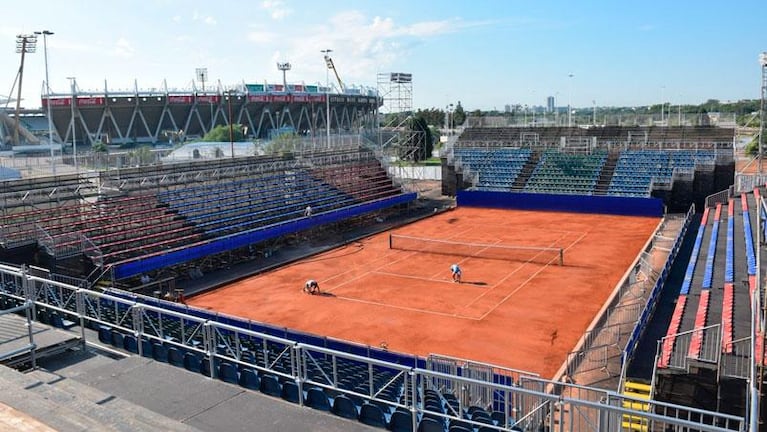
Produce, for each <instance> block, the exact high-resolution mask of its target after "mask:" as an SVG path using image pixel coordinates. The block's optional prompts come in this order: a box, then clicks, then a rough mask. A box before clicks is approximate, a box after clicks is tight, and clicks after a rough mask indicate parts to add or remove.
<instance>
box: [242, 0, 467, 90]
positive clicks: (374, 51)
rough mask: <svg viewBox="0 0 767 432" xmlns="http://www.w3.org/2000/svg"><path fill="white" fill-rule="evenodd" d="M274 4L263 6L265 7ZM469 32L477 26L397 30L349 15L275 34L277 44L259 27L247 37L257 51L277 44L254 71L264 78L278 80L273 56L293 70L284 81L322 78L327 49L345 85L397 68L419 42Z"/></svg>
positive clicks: (379, 19)
mask: <svg viewBox="0 0 767 432" xmlns="http://www.w3.org/2000/svg"><path fill="white" fill-rule="evenodd" d="M273 2H274V0H266V1H265V2H264V3H269V4H272V3H273ZM471 26H476V23H475V22H466V21H462V20H460V19H447V20H441V21H440V20H438V21H419V22H413V23H407V24H401V23H398V22H395V20H394V19H393V18H391V17H383V16H373V17H371V16H368V15H365V14H364V13H362V12H360V11H356V10H349V11H343V12H340V13H337V14H335V15H333V16H331V17H330V18H329V19H328V20H327V21H326V22H325V23H323V24H319V25H314V26H304V27H300V28H301V31H298V32H291V33H289V34H284V33H280V37H279V38H278V37H277V34H275V33H272V32H270V31H268V30H267V29H264V27H263V25H260V26H259V30H258V31H252V32H250V33H248V39H249V40H250V41H252V42H254V43H256V44H261V45H267V44H273V43H275V41H277V40H279V47H276V48H279V53H272V54H273V55H271V56H269V57H266V58H264V59H263V60H261V61H260V63H259V64H258V65H257V67H256V70H264V71H265V72H266V73H269V75H270V76H267V77H264V78H269V79H274V78H277V76H278V74H277V72H276V69H274V66H273V64H270V63H273V60H274V59H275V58H277V57H275V56H276V55H277V54H279V59H280V60H281V61H289V62H291V63H292V64H293V69H294V70H293V71H292V73H289V75H293V76H296V77H324V75H325V63H324V61H323V60H322V54H321V53H320V50H322V49H325V48H330V49H332V50H333V53H332V54H331V57H333V60H334V62H335V64H336V67H337V68H338V73H339V75H340V76H341V78H342V79H343V81H344V82H345V83H346V82H349V83H354V82H357V83H370V82H371V81H372V78H371V77H374V76H375V74H376V73H377V72H379V71H381V70H386V69H388V68H389V67H391V66H392V65H395V64H397V63H398V61H399V59H400V58H403V57H408V56H410V55H411V50H412V49H413V48H412V47H414V46H416V45H417V44H418V43H419V42H420V41H422V40H424V39H428V38H433V37H437V36H440V35H443V34H448V33H454V32H459V31H461V30H463V29H466V28H468V27H471ZM272 28H273V27H272ZM267 59H268V60H267ZM266 61H269V64H268V63H266Z"/></svg>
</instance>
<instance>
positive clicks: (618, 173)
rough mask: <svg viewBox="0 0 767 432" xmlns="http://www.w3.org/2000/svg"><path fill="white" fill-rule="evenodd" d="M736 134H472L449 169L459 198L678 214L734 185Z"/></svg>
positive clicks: (449, 159)
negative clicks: (482, 193)
mask: <svg viewBox="0 0 767 432" xmlns="http://www.w3.org/2000/svg"><path fill="white" fill-rule="evenodd" d="M734 139H735V132H734V130H733V129H723V128H715V127H649V128H640V127H615V126H611V127H595V128H580V127H571V128H566V127H565V128H562V127H539V128H467V129H466V130H465V131H464V133H463V134H462V135H461V136H460V138H459V139H458V141H457V142H456V144H455V146H454V147H453V148H452V149H450V151H448V152H447V153H446V155H445V158H444V162H443V193H445V194H448V195H453V194H455V191H456V190H462V189H473V190H486V191H507V192H531V193H546V194H577V195H606V196H618V197H649V196H653V197H658V198H661V199H663V201H664V203H665V204H666V205H667V206H668V207H669V209H670V211H672V212H679V211H684V210H685V209H686V208H688V207H689V205H690V204H691V203H693V202H694V203H696V204H698V206H700V205H701V204H702V203H703V199H704V198H705V197H706V196H707V195H710V194H712V193H715V192H718V191H721V190H724V189H726V188H728V187H729V186H730V185H731V184H732V183H733V175H734V162H733V160H734V159H733V143H734Z"/></svg>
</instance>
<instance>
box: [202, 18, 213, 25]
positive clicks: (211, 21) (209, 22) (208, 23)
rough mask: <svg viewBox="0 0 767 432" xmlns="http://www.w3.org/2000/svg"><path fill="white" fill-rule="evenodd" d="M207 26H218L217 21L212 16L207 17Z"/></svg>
mask: <svg viewBox="0 0 767 432" xmlns="http://www.w3.org/2000/svg"><path fill="white" fill-rule="evenodd" d="M204 22H205V24H207V25H216V19H215V18H213V17H212V16H208V17H205V21H204Z"/></svg>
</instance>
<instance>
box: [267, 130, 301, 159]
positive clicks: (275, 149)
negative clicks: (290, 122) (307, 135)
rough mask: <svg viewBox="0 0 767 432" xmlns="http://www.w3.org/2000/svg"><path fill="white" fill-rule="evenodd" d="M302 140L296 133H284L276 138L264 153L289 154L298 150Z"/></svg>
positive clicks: (270, 142)
mask: <svg viewBox="0 0 767 432" xmlns="http://www.w3.org/2000/svg"><path fill="white" fill-rule="evenodd" d="M299 141H300V138H299V136H298V135H297V134H296V133H295V132H287V133H282V134H279V135H277V136H276V137H274V138H273V139H272V140H271V141H269V143H268V144H267V145H266V147H264V153H266V154H287V153H291V152H293V151H294V150H295V149H296V146H297V145H298V144H299Z"/></svg>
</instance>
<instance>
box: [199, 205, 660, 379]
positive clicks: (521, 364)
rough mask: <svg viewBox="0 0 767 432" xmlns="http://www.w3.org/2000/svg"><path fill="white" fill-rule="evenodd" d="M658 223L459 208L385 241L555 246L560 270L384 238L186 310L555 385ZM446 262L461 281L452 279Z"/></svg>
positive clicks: (211, 296)
mask: <svg viewBox="0 0 767 432" xmlns="http://www.w3.org/2000/svg"><path fill="white" fill-rule="evenodd" d="M658 222H659V219H657V218H646V217H626V216H608V215H594V214H577V213H554V212H533V211H518V210H496V209H478V208H466V207H461V208H457V209H454V210H451V211H448V212H445V213H442V214H439V215H436V216H434V217H430V218H427V219H424V220H421V221H418V222H415V223H413V224H410V225H407V226H403V227H400V228H397V229H395V230H393V231H392V232H394V233H397V234H402V235H409V236H418V237H428V238H434V239H442V240H451V241H460V242H469V243H482V244H499V245H518V246H521V245H524V246H544V247H552V246H554V247H562V248H564V249H565V253H564V264H565V265H564V266H559V265H558V260H557V259H556V258H553V259H552V260H551V262H550V263H549V264H545V263H544V262H545V260H543V261H542V262H541V263H537V262H532V261H528V262H525V261H522V260H519V261H502V260H497V259H486V258H467V257H457V256H450V255H444V254H434V253H424V252H412V251H402V250H392V249H389V246H388V234H389V232H386V233H382V234H377V235H374V236H372V237H368V238H365V239H363V240H361V241H358V242H355V243H351V244H349V245H347V246H344V247H340V248H338V249H334V250H332V251H328V252H326V253H322V254H320V255H315V256H313V257H309V258H307V259H304V260H301V261H298V262H295V263H293V264H290V265H287V266H285V267H282V268H279V269H276V270H274V271H270V272H267V273H263V274H260V275H257V276H252V277H249V278H246V279H243V280H240V281H238V282H235V283H232V284H230V285H227V286H225V287H222V288H219V289H216V290H214V291H211V292H208V293H205V294H201V295H199V296H196V297H193V298H191V299H189V301H188V303H189V304H190V305H193V306H197V307H202V308H206V309H212V310H216V311H219V312H224V313H227V314H231V315H236V316H240V317H245V318H249V319H252V320H256V321H261V322H267V323H271V324H276V325H279V326H284V327H288V328H292V329H297V330H302V331H305V332H309V333H314V334H318V335H323V336H331V337H334V338H339V339H344V340H349V341H354V342H357V343H363V344H368V345H372V346H379V345H380V344H381V343H382V342H385V343H386V345H388V349H389V350H391V351H398V352H404V353H410V354H416V355H420V356H426V355H428V354H430V353H435V354H442V355H449V356H454V357H460V358H467V359H473V360H477V361H482V362H488V363H493V364H497V365H501V366H505V367H511V368H516V369H522V370H525V371H530V372H536V373H539V374H540V375H541V376H543V377H545V378H552V377H553V375H554V374H555V373H556V371H557V370H558V369H559V367H560V366H561V365H562V364H563V363H564V361H565V360H566V356H567V353H568V352H569V351H571V350H572V349H573V348H574V346H575V345H576V343H577V341H578V339H579V338H580V337H581V335H582V334H583V333H584V331H585V330H586V328H587V327H588V325H589V324H590V322H591V321H592V319H593V318H594V316H595V315H596V313H597V312H598V311H599V309H600V308H601V306H602V304H603V303H604V302H605V300H606V299H607V298H608V297H609V295H610V293H611V292H612V291H613V289H614V288H615V285H616V284H617V283H618V281H619V280H620V279H621V277H622V276H623V274H624V273H625V272H626V270H627V269H628V267H629V266H630V265H631V263H632V262H633V260H634V258H635V257H636V256H637V254H638V253H639V252H640V250H641V248H642V247H643V245H644V243H645V242H646V241H647V239H648V238H649V237H650V235H651V234H652V233H653V232H654V230H655V228H656V227H657V224H658ZM539 258H540V257H539ZM536 261H541V260H540V259H538V260H536ZM454 262H457V263H459V264H460V265H461V268H462V270H463V283H460V284H457V283H453V282H452V279H451V274H450V270H449V267H450V264H452V263H454ZM307 279H315V280H317V281H318V282H319V285H320V288H321V290H322V292H323V293H324V294H325V295H309V294H305V293H304V292H303V291H302V288H303V286H304V284H305V282H306V280H307Z"/></svg>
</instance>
